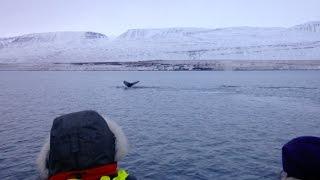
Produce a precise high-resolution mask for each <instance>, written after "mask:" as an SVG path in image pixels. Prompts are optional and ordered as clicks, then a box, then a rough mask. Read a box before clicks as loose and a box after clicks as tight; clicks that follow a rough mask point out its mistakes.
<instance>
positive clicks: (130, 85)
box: [123, 81, 140, 87]
mask: <svg viewBox="0 0 320 180" xmlns="http://www.w3.org/2000/svg"><path fill="white" fill-rule="evenodd" d="M139 82H140V81H135V82H132V83H131V82H128V81H123V84H124V85H125V86H127V87H132V86H133V85H135V84H137V83H139Z"/></svg>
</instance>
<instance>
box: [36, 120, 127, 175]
mask: <svg viewBox="0 0 320 180" xmlns="http://www.w3.org/2000/svg"><path fill="white" fill-rule="evenodd" d="M105 120H106V122H107V124H108V126H109V129H110V130H111V131H112V133H113V134H114V136H115V138H116V142H115V146H116V147H115V148H116V149H115V151H116V152H115V157H114V159H115V161H117V162H118V161H120V160H121V159H123V158H124V157H125V156H126V155H127V153H128V141H127V137H126V136H125V134H124V132H123V130H122V128H121V127H120V126H119V125H118V124H117V123H116V122H115V121H111V120H109V119H108V120H107V119H106V118H105ZM49 151H50V138H47V139H46V141H45V143H44V145H43V146H42V148H41V151H40V153H39V154H38V158H37V161H36V163H37V167H38V171H39V174H40V178H41V179H48V174H49V172H48V168H47V166H46V162H47V159H48V156H49Z"/></svg>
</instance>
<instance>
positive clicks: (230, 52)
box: [0, 22, 320, 63]
mask: <svg viewBox="0 0 320 180" xmlns="http://www.w3.org/2000/svg"><path fill="white" fill-rule="evenodd" d="M319 25H320V22H310V23H305V24H302V25H297V26H294V27H291V28H255V27H234V28H220V29H205V28H165V29H132V30H128V31H127V32H125V33H123V34H121V35H120V36H118V37H117V38H115V39H112V40H110V39H109V38H108V37H107V36H105V35H103V34H100V33H94V32H55V33H39V34H29V35H24V36H18V37H12V38H2V39H0V62H6V63H14V62H23V63H24V62H32V63H38V62H39V63H40V62H41V63H42V62H97V61H139V60H215V59H218V60H223V59H228V60H230V59H231V60H238V59H239V60H242V59H243V60H314V59H316V60H320V30H319Z"/></svg>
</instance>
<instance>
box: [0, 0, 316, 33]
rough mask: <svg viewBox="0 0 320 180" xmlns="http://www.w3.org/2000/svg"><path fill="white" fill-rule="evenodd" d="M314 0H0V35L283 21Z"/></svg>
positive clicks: (303, 17) (292, 21) (308, 12)
mask: <svg viewBox="0 0 320 180" xmlns="http://www.w3.org/2000/svg"><path fill="white" fill-rule="evenodd" d="M319 7H320V0H0V37H8V36H13V35H20V34H26V33H34V32H51V31H95V32H101V33H104V34H106V35H119V34H121V33H123V32H124V31H126V30H127V29H133V28H164V27H205V28H218V27H230V26H263V27H274V26H275V27H289V26H292V25H296V24H300V23H304V22H307V21H317V20H320V10H319Z"/></svg>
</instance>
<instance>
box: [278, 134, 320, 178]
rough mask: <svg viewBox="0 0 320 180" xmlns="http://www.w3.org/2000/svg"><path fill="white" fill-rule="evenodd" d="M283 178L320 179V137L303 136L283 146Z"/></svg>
mask: <svg viewBox="0 0 320 180" xmlns="http://www.w3.org/2000/svg"><path fill="white" fill-rule="evenodd" d="M282 165H283V173H282V175H281V176H282V177H281V179H282V180H299V179H300V180H320V138H318V137H312V136H302V137H298V138H295V139H293V140H291V141H289V142H288V143H287V144H285V145H284V146H283V147H282Z"/></svg>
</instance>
